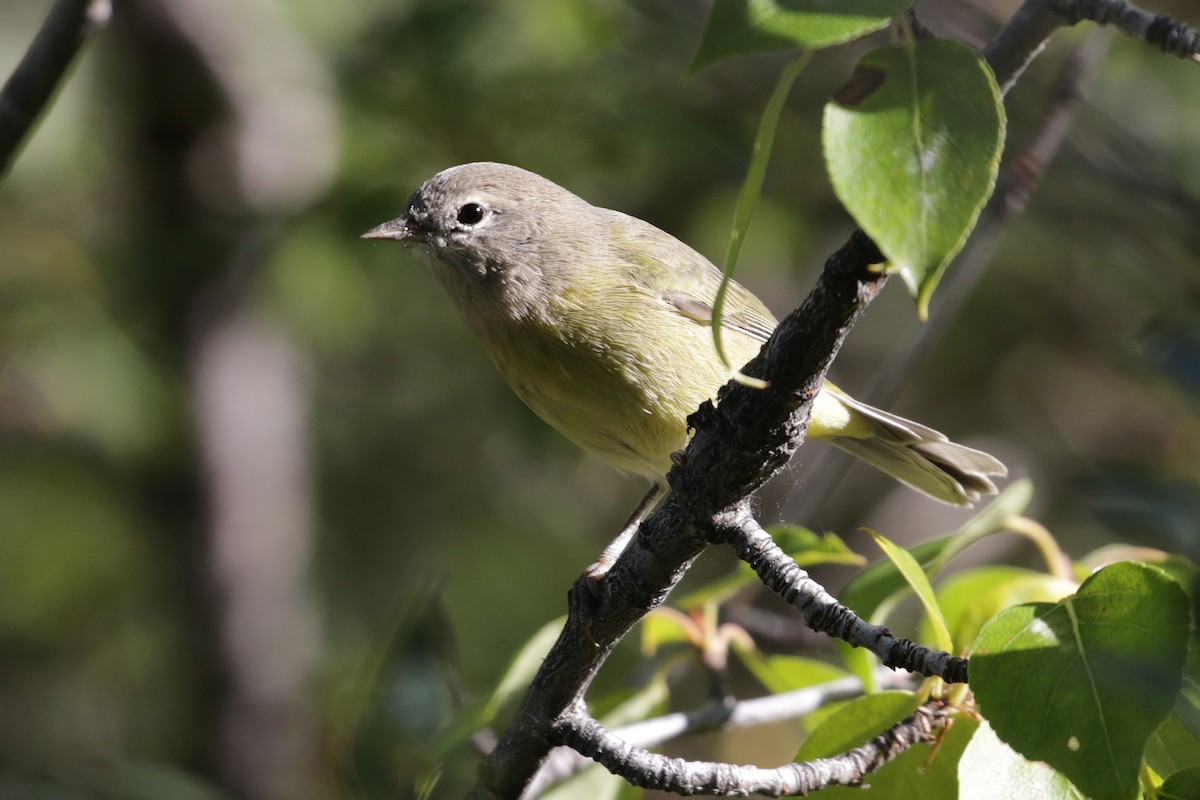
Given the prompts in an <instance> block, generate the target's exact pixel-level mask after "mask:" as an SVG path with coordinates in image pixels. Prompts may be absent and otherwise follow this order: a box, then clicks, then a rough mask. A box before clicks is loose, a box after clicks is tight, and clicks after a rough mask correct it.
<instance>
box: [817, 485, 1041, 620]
mask: <svg viewBox="0 0 1200 800" xmlns="http://www.w3.org/2000/svg"><path fill="white" fill-rule="evenodd" d="M1032 499H1033V484H1032V483H1030V482H1029V481H1027V480H1021V481H1015V482H1014V483H1012V484H1011V485H1009V486H1008V487H1007V488H1005V490H1004V491H1003V492H1001V493H1000V495H999V496H997V497H996V499H995V500H993V501H992V502H991V503H990V504H989V505H988V506H987V507H986V508H984V509H983V510H981V511H980V512H979V513H978V514H976V515H975V516H974V517H972V518H971V519H970V520H969V521H968V522H967V524H966V525H964V526H963V527H962V528H960V529H959V530H958V531H957V532H956V533H953V534H951V535H949V536H943V537H941V538H939V539H932V540H930V541H928V542H922V543H921V544H919V545H916V546H915V547H911V548H909V551H908V552H909V553H911V554H912V556H913V558H915V559H916V560H917V562H918V563H920V564H921V566H922V567H923V568H924V569H925V574H926V575H928V576H929V579H930V580H933V579H934V578H935V577H937V574H938V572H940V571H941V569H942V567H943V566H944V565H945V564H946V562H948V561H949V560H950V559H952V558H954V556H956V555H958V554H959V553H961V552H962V551H963V550H965V549H967V548H968V547H970V546H971V545H973V544H975V543H976V542H978V541H980V540H981V539H985V538H987V537H988V536H991V535H993V534H995V533H999V532H1000V531H1002V530H1004V528H1005V525H1006V524H1007V522H1008V520H1009V519H1010V518H1011V517H1014V516H1017V515H1020V514H1023V513H1024V512H1025V510H1026V509H1027V508H1028V507H1029V503H1030V502H1031V501H1032ZM904 589H905V581H904V577H903V576H902V575H901V574H900V571H899V570H897V569H896V567H895V565H894V564H892V562H891V561H879V562H877V563H875V564H872V565H871V566H869V567H867V568H866V569H864V570H863V571H862V572H860V573H859V574H858V575H856V576H854V577H853V578H852V579H851V580H850V581H849V582H848V583H847V584H846V586H845V588H843V589H842V591H841V594H840V599H841V602H842V603H843V604H844V605H846V606H847V607H849V608H850V609H852V610H853V611H854V612H855V613H856V614H858V615H859V616H860V617H862V618H863V619H867V620H873V619H874V618H875V613H876V611H877V610H878V609H880V608H881V607H883V606H884V604H885V603H887V602H889V598H891V597H892V596H893V595H895V594H896V593H897V592H902V591H904Z"/></svg>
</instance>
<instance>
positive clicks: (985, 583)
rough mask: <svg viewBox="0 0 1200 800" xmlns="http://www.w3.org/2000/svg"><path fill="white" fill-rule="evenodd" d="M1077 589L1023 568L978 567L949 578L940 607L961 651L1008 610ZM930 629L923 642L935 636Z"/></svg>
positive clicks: (941, 589)
mask: <svg viewBox="0 0 1200 800" xmlns="http://www.w3.org/2000/svg"><path fill="white" fill-rule="evenodd" d="M1077 588H1078V586H1077V584H1075V583H1073V582H1071V581H1066V580H1063V579H1062V578H1056V577H1055V576H1053V575H1047V574H1046V573H1044V572H1034V571H1033V570H1028V569H1022V568H1020V567H1007V566H996V567H976V568H975V569H969V570H964V571H963V572H960V573H957V574H956V575H952V576H951V577H949V578H947V579H946V581H945V582H944V583H942V584H941V586H940V587H939V589H938V604H939V605H940V606H941V608H942V613H943V614H944V615H945V616H946V627H947V628H949V629H950V635H951V637H952V638H953V639H954V643H955V647H956V649H957V648H959V647H966V646H967V645H969V644H971V643H972V642H974V641H975V639H976V637H978V636H979V630H980V628H982V627H983V624H984V623H985V622H987V621H988V620H989V619H991V618H992V617H994V616H995V615H996V614H999V613H1000V612H1001V611H1003V610H1004V609H1006V608H1009V607H1011V606H1015V605H1019V604H1021V603H1036V602H1056V601H1058V600H1061V599H1062V598H1064V597H1066V596H1067V595H1069V594H1071V593H1072V592H1074V591H1075V590H1076V589H1077ZM927 628H928V623H926V622H924V621H923V622H922V623H921V630H922V634H921V640H922V641H928V640H929V639H930V638H931V637H932V636H933V630H932V629H931V628H929V629H927Z"/></svg>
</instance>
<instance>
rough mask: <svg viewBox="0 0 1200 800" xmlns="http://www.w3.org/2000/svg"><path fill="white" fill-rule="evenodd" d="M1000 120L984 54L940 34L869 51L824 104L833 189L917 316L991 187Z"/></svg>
mask: <svg viewBox="0 0 1200 800" xmlns="http://www.w3.org/2000/svg"><path fill="white" fill-rule="evenodd" d="M1004 124H1005V123H1004V107H1003V105H1001V103H1000V89H999V87H998V86H997V85H996V79H995V77H994V76H993V75H992V72H991V70H990V69H989V68H988V66H987V64H985V63H984V61H983V59H981V58H980V57H979V55H978V54H977V53H975V51H973V50H971V49H970V48H969V47H966V46H965V45H961V44H959V43H957V42H953V41H950V40H947V39H929V40H926V41H922V42H919V43H917V44H915V45H908V46H905V47H886V48H881V49H878V50H874V51H872V52H870V53H867V54H866V55H865V56H863V57H862V59H860V60H859V62H858V64H857V66H856V67H855V69H854V74H853V75H852V76H851V77H850V80H849V81H848V82H847V83H846V84H845V86H843V87H842V88H841V89H840V90H839V91H838V93H837V94H836V95H835V96H834V98H833V100H831V101H830V102H829V103H828V104H826V106H825V121H824V130H823V140H824V146H825V162H826V165H827V167H828V170H829V175H830V177H831V179H832V181H833V188H834V191H835V192H836V193H837V196H838V199H840V200H841V201H842V203H843V204H844V205H845V206H846V208H847V209H848V210H849V211H850V213H851V214H852V215H853V216H854V218H855V220H857V221H858V224H859V225H860V226H862V229H863V230H864V231H865V232H866V233H867V234H868V235H869V236H870V237H871V238H872V239H874V240H875V243H876V244H877V245H879V249H880V250H882V251H883V253H884V255H886V256H887V257H888V259H889V261H890V262H891V264H892V267H893V268H895V269H898V270H899V271H900V274H901V276H902V277H903V278H904V281H905V283H907V284H908V287H909V290H910V291H911V292H912V294H913V296H914V297H915V298H916V300H917V308H918V312H919V314H920V316H921V318H922V319H924V318H925V317H926V316H927V314H928V308H929V297H930V295H931V294H932V293H933V289H934V287H935V286H936V285H937V282H938V280H939V279H940V278H941V275H942V273H943V272H944V271H945V269H946V266H947V265H948V264H949V263H950V259H951V258H953V257H954V255H955V254H956V253H957V252H958V251H959V250H960V249H961V248H962V246H963V244H964V243H965V242H966V240H967V235H968V234H969V233H970V231H971V229H972V228H973V227H974V226H975V221H976V220H977V219H978V218H979V212H980V211H981V210H982V209H983V205H984V203H985V202H986V201H987V199H988V197H989V196H990V195H991V193H992V189H993V188H994V187H995V184H996V173H997V171H998V170H999V166H1000V153H1001V151H1002V149H1003V145H1004Z"/></svg>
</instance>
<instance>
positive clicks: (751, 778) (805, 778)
mask: <svg viewBox="0 0 1200 800" xmlns="http://www.w3.org/2000/svg"><path fill="white" fill-rule="evenodd" d="M948 717H949V710H948V709H947V707H946V706H944V705H943V704H941V703H940V702H939V701H930V702H929V703H926V704H925V705H923V706H920V707H919V708H918V709H917V710H916V711H915V712H913V714H912V715H911V716H909V717H907V718H906V719H904V720H902V721H901V722H898V723H897V724H895V725H893V726H892V727H891V728H889V729H888V730H886V731H884V732H883V733H881V734H879V735H878V736H876V737H875V738H873V739H871V740H870V741H869V742H867V743H866V744H864V745H862V746H861V747H856V748H854V749H853V750H851V751H849V752H847V753H843V754H841V755H838V756H833V757H832V758H818V759H813V760H812V761H805V762H801V763H793V764H784V765H783V766H781V767H776V768H774V769H763V768H761V767H756V766H753V765H736V764H724V763H718V762H711V761H685V760H684V759H681V758H669V757H667V756H664V755H661V754H659V753H652V752H650V751H649V750H645V749H643V748H640V747H634V746H633V745H631V744H629V743H628V742H625V741H623V740H621V739H619V738H618V737H617V736H615V735H614V734H612V733H611V732H609V731H608V730H606V729H605V728H604V726H603V725H601V724H600V723H598V722H596V720H594V719H592V718H591V717H590V716H588V714H587V710H586V709H585V708H584V707H583V704H582V703H579V704H577V705H576V706H575V707H574V708H572V709H571V711H570V712H569V713H567V714H565V715H564V716H563V717H562V719H560V720H558V721H557V722H556V724H555V727H554V730H555V734H556V735H557V737H558V738H560V739H561V740H562V742H563V744H567V745H570V746H571V747H573V748H575V749H576V750H578V751H580V752H582V753H584V754H585V755H587V756H589V757H590V758H592V759H594V760H595V761H597V762H599V763H600V764H603V765H604V767H605V768H607V769H608V770H609V771H610V772H612V773H613V774H615V775H619V776H621V777H622V778H624V779H625V780H627V781H629V782H630V783H632V784H633V785H635V786H640V787H642V788H645V789H657V790H660V791H667V792H676V793H678V794H684V795H696V794H704V795H748V794H765V795H770V796H772V797H780V796H783V795H789V796H793V795H805V794H808V793H809V792H813V791H816V790H817V789H822V788H825V787H827V786H858V785H860V784H861V783H862V782H863V779H864V778H865V777H866V776H867V775H869V774H870V773H872V772H875V771H876V770H878V769H879V768H880V767H882V766H883V765H884V764H886V763H887V762H889V761H891V760H892V759H893V758H895V757H896V756H898V755H900V754H901V753H903V752H905V751H906V750H908V749H909V748H910V747H912V746H913V745H914V744H919V743H921V742H929V741H931V740H932V738H933V734H934V731H935V730H938V729H940V728H942V727H944V726H945V724H946V721H947V719H948Z"/></svg>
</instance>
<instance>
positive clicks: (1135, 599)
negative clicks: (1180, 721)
mask: <svg viewBox="0 0 1200 800" xmlns="http://www.w3.org/2000/svg"><path fill="white" fill-rule="evenodd" d="M1188 622H1189V609H1188V599H1187V596H1186V595H1185V594H1184V592H1183V591H1182V590H1181V589H1180V588H1179V584H1177V583H1175V581H1173V580H1171V578H1170V577H1168V576H1167V575H1166V574H1165V573H1163V571H1162V570H1160V569H1157V568H1154V567H1149V566H1146V565H1145V564H1139V563H1136V562H1132V561H1126V562H1121V563H1118V564H1113V565H1112V566H1109V567H1106V568H1105V569H1102V570H1100V571H1099V572H1097V573H1095V574H1094V575H1092V576H1091V577H1089V578H1088V579H1087V580H1086V581H1084V583H1083V584H1082V585H1081V586H1080V587H1079V591H1078V592H1076V593H1075V594H1074V595H1072V596H1071V597H1068V598H1066V599H1064V600H1062V601H1061V602H1058V603H1054V604H1050V603H1031V604H1028V605H1023V606H1017V607H1016V608H1010V609H1008V610H1007V611H1004V612H1001V613H1000V614H999V615H998V616H996V617H995V618H994V619H992V620H991V622H989V623H988V624H987V625H986V626H984V629H983V632H982V633H981V634H980V636H979V640H978V641H977V642H976V645H975V655H974V656H973V657H972V658H971V688H972V689H973V690H974V692H975V698H976V700H977V701H978V703H979V706H980V708H981V710H982V711H983V714H984V716H985V717H987V719H988V721H989V722H990V723H991V725H992V727H993V728H994V729H995V731H996V733H997V734H998V735H999V736H1000V738H1002V739H1003V740H1004V741H1005V742H1007V743H1008V744H1009V745H1011V746H1012V747H1013V749H1014V750H1016V751H1017V752H1019V753H1021V754H1022V755H1023V756H1025V757H1026V758H1028V759H1030V760H1033V761H1045V762H1046V763H1048V764H1049V765H1050V766H1052V767H1054V768H1055V769H1057V770H1058V771H1060V772H1062V773H1063V774H1064V775H1066V776H1067V777H1068V778H1070V779H1071V781H1072V782H1073V783H1074V784H1075V785H1076V786H1077V787H1079V789H1080V790H1081V791H1082V792H1083V793H1084V794H1085V795H1087V796H1089V797H1091V798H1093V800H1108V798H1114V799H1115V798H1132V797H1134V796H1135V795H1136V794H1137V791H1138V771H1139V768H1140V766H1141V763H1142V753H1143V751H1144V750H1145V747H1146V742H1147V740H1148V739H1149V738H1150V735H1151V734H1152V733H1153V732H1154V730H1155V729H1156V728H1157V727H1158V726H1159V724H1160V723H1161V722H1162V721H1163V720H1164V719H1165V718H1166V716H1167V714H1168V713H1169V712H1170V710H1171V707H1172V705H1173V704H1174V703H1175V698H1176V695H1177V694H1178V692H1179V687H1180V683H1181V676H1182V672H1183V665H1184V657H1185V648H1186V644H1187V636H1188Z"/></svg>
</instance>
